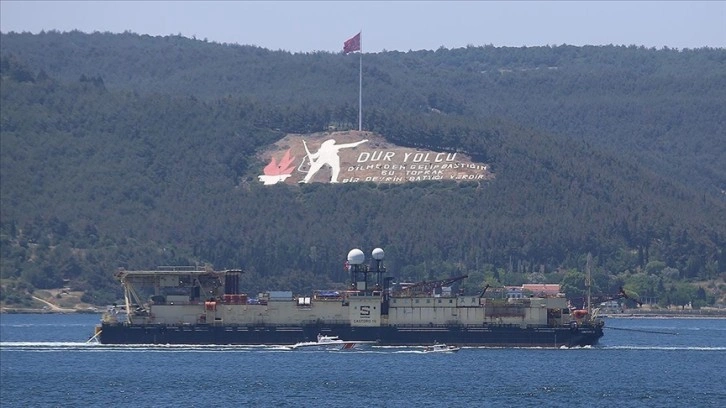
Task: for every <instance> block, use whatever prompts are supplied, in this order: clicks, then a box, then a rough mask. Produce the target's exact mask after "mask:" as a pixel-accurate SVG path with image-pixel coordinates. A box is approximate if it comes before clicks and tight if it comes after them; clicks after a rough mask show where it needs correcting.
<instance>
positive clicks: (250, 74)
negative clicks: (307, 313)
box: [0, 32, 726, 307]
mask: <svg viewBox="0 0 726 408" xmlns="http://www.w3.org/2000/svg"><path fill="white" fill-rule="evenodd" d="M0 41H1V42H0V44H1V47H0V81H1V82H0V245H1V248H0V256H1V259H0V266H1V270H0V272H1V274H2V294H1V296H2V299H1V300H2V301H3V302H4V303H5V304H29V302H30V300H29V297H28V294H29V293H32V291H33V290H35V289H44V288H57V287H61V286H69V287H71V288H72V289H74V290H81V291H84V292H85V296H84V300H85V301H87V302H89V303H93V304H98V305H103V304H108V303H111V302H114V301H117V300H118V299H119V297H120V288H119V285H118V284H117V283H116V282H115V281H114V279H113V272H114V271H115V270H116V268H118V267H123V268H127V269H134V268H152V267H154V266H156V265H190V264H191V265H213V266H214V267H215V268H217V269H223V268H242V269H243V270H244V271H245V272H246V273H245V274H244V279H243V284H244V285H245V290H246V291H248V292H250V293H256V292H258V291H262V290H267V289H272V290H275V289H292V290H296V291H300V292H304V291H309V290H310V289H324V288H330V287H341V286H342V285H344V284H345V281H346V278H347V274H346V273H345V272H344V270H343V262H344V260H345V255H346V254H347V252H348V250H350V249H351V248H354V247H359V248H361V249H363V250H364V251H365V252H368V253H370V250H372V249H373V248H374V247H382V248H384V249H385V250H386V266H387V268H388V271H389V273H390V274H391V275H393V276H395V277H396V278H397V279H400V280H413V281H416V280H431V279H441V278H445V277H449V276H454V275H461V274H468V275H469V278H468V279H467V280H466V281H465V282H464V284H463V288H462V289H463V290H464V291H469V292H478V291H480V290H481V288H482V287H483V286H484V285H486V284H490V285H493V286H497V285H513V284H521V283H526V282H533V283H538V282H547V283H560V284H562V285H563V287H564V289H565V290H566V291H567V294H568V296H569V297H571V298H573V299H575V298H578V297H580V296H582V290H583V287H584V279H583V273H584V268H585V262H586V259H587V257H588V254H591V255H592V258H593V264H594V268H593V286H594V287H593V289H594V290H595V291H596V292H600V293H615V292H617V290H618V288H619V287H621V286H622V287H625V289H626V290H627V291H628V292H629V293H631V294H632V295H633V296H635V297H640V298H643V299H652V300H654V301H656V302H658V303H660V304H661V305H668V304H677V305H685V304H687V303H691V304H692V305H693V306H695V307H701V306H706V305H712V304H714V303H716V302H717V301H718V300H719V298H720V297H722V296H723V294H724V293H726V286H724V284H723V278H724V276H725V275H726V248H725V243H726V195H725V194H726V193H725V192H726V140H725V139H724V135H725V134H726V129H725V127H726V104H724V103H723V101H724V100H726V50H722V49H697V50H672V49H646V48H643V47H634V46H631V47H618V46H607V47H573V46H566V45H563V46H554V47H525V48H502V47H494V46H483V47H467V48H462V49H452V50H448V49H439V50H436V51H410V52H406V53H402V52H382V53H377V54H364V55H363V56H362V57H363V78H364V83H363V106H364V117H363V127H364V128H365V130H368V131H372V132H375V133H377V134H380V135H381V136H382V137H384V138H386V139H387V140H388V141H390V142H392V143H396V144H398V145H401V146H410V147H426V148H429V149H434V150H441V151H463V152H466V153H467V154H469V155H471V156H472V157H473V158H474V159H476V160H479V161H482V162H486V163H489V164H490V165H491V169H492V171H493V172H494V174H495V179H494V180H493V181H490V182H486V183H474V182H461V183H454V182H444V181H437V182H418V183H408V184H404V185H387V184H373V183H355V184H339V185H334V184H305V185H299V186H287V185H275V186H263V185H261V184H260V183H259V181H258V180H257V177H256V176H257V173H258V171H259V169H260V168H261V166H262V165H263V164H262V163H260V162H259V159H256V153H257V152H259V151H261V150H262V149H264V148H265V147H266V146H268V145H270V144H271V143H274V142H275V141H277V140H279V139H280V138H282V137H283V136H284V135H285V134H287V133H311V132H319V131H323V130H326V129H328V128H329V127H330V126H335V127H337V128H339V129H345V128H350V127H353V126H354V125H353V124H356V125H357V114H358V107H357V99H358V95H357V92H358V61H359V60H358V56H357V55H343V54H335V53H324V52H316V53H303V54H299V53H298V54H292V53H288V52H284V51H270V50H265V49H261V48H258V47H253V46H242V45H235V44H218V43H210V42H207V41H200V40H195V39H189V38H184V37H181V36H168V37H150V36H143V35H137V34H133V33H124V34H109V33H93V34H84V33H81V32H70V33H59V32H46V33H41V34H37V35H33V34H27V33H22V34H19V33H3V34H2V35H1V37H0Z"/></svg>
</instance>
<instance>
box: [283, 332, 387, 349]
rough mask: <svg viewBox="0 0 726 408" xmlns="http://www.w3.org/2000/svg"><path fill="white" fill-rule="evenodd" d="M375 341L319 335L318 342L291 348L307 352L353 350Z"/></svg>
mask: <svg viewBox="0 0 726 408" xmlns="http://www.w3.org/2000/svg"><path fill="white" fill-rule="evenodd" d="M374 343H375V342H374V341H349V340H341V339H340V338H339V337H338V336H326V335H323V334H318V341H305V342H301V343H296V344H293V345H292V346H290V348H291V349H293V350H297V349H305V350H352V349H356V348H359V347H360V346H362V345H365V344H374Z"/></svg>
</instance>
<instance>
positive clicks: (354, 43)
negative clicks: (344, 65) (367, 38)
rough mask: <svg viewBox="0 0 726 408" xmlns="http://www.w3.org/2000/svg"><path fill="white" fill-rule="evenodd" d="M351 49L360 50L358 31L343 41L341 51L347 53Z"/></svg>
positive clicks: (351, 50)
mask: <svg viewBox="0 0 726 408" xmlns="http://www.w3.org/2000/svg"><path fill="white" fill-rule="evenodd" d="M353 51H360V33H358V34H356V35H355V36H353V38H351V39H349V40H347V41H346V42H344V43H343V52H344V53H346V54H348V53H351V52H353Z"/></svg>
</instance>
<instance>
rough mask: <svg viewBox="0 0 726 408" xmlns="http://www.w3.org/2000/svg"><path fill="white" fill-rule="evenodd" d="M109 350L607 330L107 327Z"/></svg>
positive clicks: (402, 342) (507, 337) (534, 339)
mask: <svg viewBox="0 0 726 408" xmlns="http://www.w3.org/2000/svg"><path fill="white" fill-rule="evenodd" d="M100 329H101V333H100V336H99V340H100V342H101V343H103V344H196V345H290V344H295V343H299V342H304V341H313V340H314V339H315V338H316V337H317V335H318V334H321V333H322V334H326V335H333V336H338V337H340V338H341V339H345V340H350V341H354V340H355V341H375V342H377V344H378V345H381V346H421V345H429V344H433V343H437V342H438V343H446V344H452V345H459V346H487V347H563V346H565V347H576V346H588V345H594V344H597V342H598V340H599V339H600V337H602V335H603V331H602V327H601V326H581V327H577V328H571V327H526V328H522V327H519V326H508V325H502V326H497V325H495V326H489V325H487V326H482V327H458V326H457V327H444V326H442V327H436V326H434V327H432V326H415V327H393V326H389V327H351V326H349V325H338V326H336V325H328V326H326V325H309V326H238V325H205V324H199V325H151V324H149V325H134V324H121V323H103V324H102V325H101V327H100Z"/></svg>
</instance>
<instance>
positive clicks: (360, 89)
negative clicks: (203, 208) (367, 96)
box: [358, 29, 363, 132]
mask: <svg viewBox="0 0 726 408" xmlns="http://www.w3.org/2000/svg"><path fill="white" fill-rule="evenodd" d="M359 35H360V55H359V56H358V58H359V59H358V68H359V70H358V131H359V132H360V131H362V130H363V29H361V30H360V34H359Z"/></svg>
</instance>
